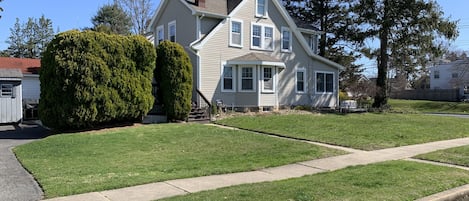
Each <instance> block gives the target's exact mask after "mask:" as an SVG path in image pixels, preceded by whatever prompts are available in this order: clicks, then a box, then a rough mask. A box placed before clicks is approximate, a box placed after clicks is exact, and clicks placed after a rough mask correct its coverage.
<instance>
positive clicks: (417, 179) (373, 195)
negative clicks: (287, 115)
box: [164, 161, 469, 201]
mask: <svg viewBox="0 0 469 201" xmlns="http://www.w3.org/2000/svg"><path fill="white" fill-rule="evenodd" d="M468 183H469V174H467V171H464V170H460V169H455V168H449V167H442V166H434V165H429V164H422V163H417V162H410V161H390V162H383V163H378V164H372V165H366V166H354V167H349V168H346V169H342V170H338V171H334V172H327V173H321V174H316V175H312V176H306V177H302V178H298V179H290V180H284V181H277V182H265V183H259V184H248V185H240V186H235V187H228V188H222V189H218V190H211V191H205V192H200V193H194V194H190V195H186V196H178V197H173V198H168V199H164V201H180V200H181V201H182V200H184V201H199V200H204V201H219V200H236V201H257V200H269V201H313V200H314V201H321V200H324V201H330V200H349V201H352V200H357V201H358V200H359V201H366V200H389V201H392V200H396V201H400V200H415V199H418V198H422V197H425V196H429V195H432V194H435V193H438V192H442V191H445V190H448V189H451V188H455V187H458V186H462V185H465V184H468Z"/></svg>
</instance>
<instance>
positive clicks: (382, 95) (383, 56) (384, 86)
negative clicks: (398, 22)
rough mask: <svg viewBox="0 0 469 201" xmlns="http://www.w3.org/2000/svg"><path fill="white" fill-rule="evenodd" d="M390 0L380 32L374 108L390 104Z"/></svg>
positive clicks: (385, 2)
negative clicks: (388, 79) (388, 77)
mask: <svg viewBox="0 0 469 201" xmlns="http://www.w3.org/2000/svg"><path fill="white" fill-rule="evenodd" d="M387 3H388V1H387V0H385V1H384V18H383V25H382V28H381V31H380V33H379V40H380V50H379V51H380V53H379V57H378V77H377V79H376V94H375V101H374V103H373V107H374V108H381V107H383V106H385V105H387V104H388V83H387V76H388V60H389V55H388V38H389V32H390V26H389V20H390V19H388V10H387V9H388V6H387V5H388V4H387Z"/></svg>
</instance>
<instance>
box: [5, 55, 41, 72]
mask: <svg viewBox="0 0 469 201" xmlns="http://www.w3.org/2000/svg"><path fill="white" fill-rule="evenodd" d="M40 68H41V60H40V59H27V58H13V57H0V69H19V70H20V71H21V72H22V73H23V74H30V75H33V74H35V75H37V74H39V69H40Z"/></svg>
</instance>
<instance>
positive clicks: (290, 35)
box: [280, 27, 293, 52]
mask: <svg viewBox="0 0 469 201" xmlns="http://www.w3.org/2000/svg"><path fill="white" fill-rule="evenodd" d="M284 32H288V36H289V39H288V48H286V47H284V46H283V37H284V34H283V33H284ZM292 43H293V34H292V31H291V29H290V28H288V27H282V28H281V31H280V51H281V52H292V49H293V48H292V47H293V44H292Z"/></svg>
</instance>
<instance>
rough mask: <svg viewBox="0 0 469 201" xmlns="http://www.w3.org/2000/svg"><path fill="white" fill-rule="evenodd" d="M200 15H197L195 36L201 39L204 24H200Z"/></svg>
mask: <svg viewBox="0 0 469 201" xmlns="http://www.w3.org/2000/svg"><path fill="white" fill-rule="evenodd" d="M200 18H201V17H200V16H195V25H196V33H195V38H196V40H199V38H200V36H202V28H201V27H202V26H201V25H200Z"/></svg>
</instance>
